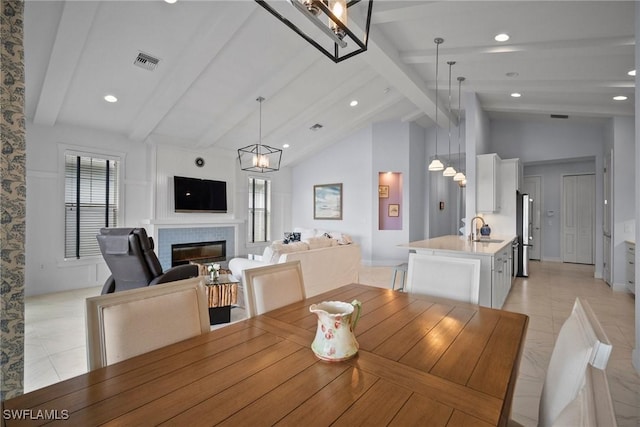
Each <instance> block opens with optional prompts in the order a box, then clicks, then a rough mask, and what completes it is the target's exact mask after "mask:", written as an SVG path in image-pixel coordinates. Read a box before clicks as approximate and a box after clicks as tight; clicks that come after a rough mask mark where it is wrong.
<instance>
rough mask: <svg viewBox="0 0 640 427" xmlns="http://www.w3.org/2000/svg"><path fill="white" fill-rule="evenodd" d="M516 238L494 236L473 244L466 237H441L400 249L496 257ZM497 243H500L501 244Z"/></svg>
mask: <svg viewBox="0 0 640 427" xmlns="http://www.w3.org/2000/svg"><path fill="white" fill-rule="evenodd" d="M515 238H516V236H504V235H492V236H491V237H490V238H489V240H490V242H488V241H486V240H487V239H485V238H483V239H481V240H480V241H479V242H472V241H470V240H469V239H468V238H467V237H464V236H440V237H435V238H433V239H427V240H418V241H415V242H409V243H408V244H406V245H399V246H400V247H404V248H408V249H414V250H417V251H419V250H421V249H433V250H439V251H449V252H465V253H469V254H478V255H494V254H496V253H497V252H500V251H501V250H502V249H503V248H504V247H505V246H507V245H511V242H512V241H513V240H514V239H515ZM496 241H500V242H499V243H498V242H496Z"/></svg>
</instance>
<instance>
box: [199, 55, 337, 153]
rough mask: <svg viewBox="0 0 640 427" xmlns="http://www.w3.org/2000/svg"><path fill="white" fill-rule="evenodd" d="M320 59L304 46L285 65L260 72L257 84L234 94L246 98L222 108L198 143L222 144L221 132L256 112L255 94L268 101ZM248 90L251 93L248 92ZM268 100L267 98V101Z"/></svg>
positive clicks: (233, 126) (222, 134) (208, 144)
mask: <svg viewBox="0 0 640 427" xmlns="http://www.w3.org/2000/svg"><path fill="white" fill-rule="evenodd" d="M322 60H324V58H323V57H320V56H318V54H317V52H315V51H314V50H313V49H309V48H308V47H307V46H305V48H304V49H302V50H301V51H300V53H299V54H298V55H296V56H295V57H294V58H292V59H291V61H288V62H287V66H286V67H282V68H281V69H280V71H279V72H278V73H276V74H272V75H269V76H267V75H264V76H265V77H267V79H266V81H264V80H261V81H260V82H259V84H256V85H252V86H251V87H250V88H247V90H246V91H245V93H244V95H242V94H239V95H238V96H239V97H240V98H241V99H242V97H243V96H244V97H245V98H246V99H247V101H251V102H238V103H234V104H233V105H231V106H230V108H229V109H228V110H227V111H226V112H225V121H224V123H212V124H211V126H210V127H209V129H208V130H207V132H206V133H205V134H204V135H203V136H202V137H201V138H200V139H199V141H198V143H197V146H198V147H211V146H216V145H224V144H223V143H222V142H221V141H222V140H224V136H225V135H226V134H227V133H229V132H230V131H232V130H233V129H234V128H235V127H236V126H238V125H240V124H241V123H242V122H244V121H245V120H247V119H248V118H249V117H250V116H252V115H253V114H256V111H257V109H256V105H255V102H253V101H255V98H257V97H258V96H264V97H265V99H267V100H269V101H271V94H277V93H279V92H281V91H283V90H284V89H286V87H287V86H288V85H289V84H291V81H292V80H294V79H296V78H299V77H300V76H301V75H304V72H305V71H307V70H309V69H312V68H313V67H315V66H316V65H317V63H318V61H322ZM250 94H251V95H250ZM270 103H271V102H270Z"/></svg>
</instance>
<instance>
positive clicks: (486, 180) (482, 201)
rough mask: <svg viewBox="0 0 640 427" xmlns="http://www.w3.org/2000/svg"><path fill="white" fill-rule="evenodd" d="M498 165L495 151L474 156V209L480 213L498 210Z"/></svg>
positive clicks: (498, 158)
mask: <svg viewBox="0 0 640 427" xmlns="http://www.w3.org/2000/svg"><path fill="white" fill-rule="evenodd" d="M500 166H501V160H500V157H499V156H498V155H497V154H496V153H491V154H480V155H478V156H477V157H476V179H477V185H476V211H477V212H481V213H490V212H499V211H500Z"/></svg>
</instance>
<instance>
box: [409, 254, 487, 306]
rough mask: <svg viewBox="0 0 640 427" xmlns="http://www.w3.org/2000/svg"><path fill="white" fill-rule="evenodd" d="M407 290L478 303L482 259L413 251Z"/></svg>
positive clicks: (410, 255) (410, 258)
mask: <svg viewBox="0 0 640 427" xmlns="http://www.w3.org/2000/svg"><path fill="white" fill-rule="evenodd" d="M406 292H409V293H415V294H422V295H430V296H436V297H443V298H450V299H455V300H458V301H464V302H470V303H472V304H477V303H478V299H479V297H480V260H479V259H470V258H456V257H448V256H439V255H426V254H420V253H410V254H409V266H408V271H407V285H406Z"/></svg>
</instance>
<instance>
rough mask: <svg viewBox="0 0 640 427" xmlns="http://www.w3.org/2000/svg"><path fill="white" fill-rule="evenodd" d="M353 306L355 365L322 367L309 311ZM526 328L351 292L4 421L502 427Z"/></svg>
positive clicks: (404, 298)
mask: <svg viewBox="0 0 640 427" xmlns="http://www.w3.org/2000/svg"><path fill="white" fill-rule="evenodd" d="M354 299H357V300H359V301H360V302H361V303H362V315H361V317H360V320H359V322H358V324H357V327H356V329H355V333H356V337H357V340H358V343H359V345H360V348H359V351H358V353H357V355H356V356H355V357H353V358H351V359H348V360H346V361H341V362H327V361H322V360H319V359H318V358H317V357H316V356H315V355H314V353H313V351H312V350H311V348H310V345H311V342H312V341H313V338H314V336H315V331H316V326H317V317H316V315H315V314H313V313H311V312H309V306H310V304H312V303H317V302H321V301H346V302H351V301H352V300H354ZM527 324H528V317H527V316H525V315H523V314H518V313H512V312H508V311H503V310H496V309H491V308H486V307H480V306H477V305H472V304H467V303H462V302H458V301H453V300H447V299H440V298H434V297H427V296H418V295H412V294H407V293H403V292H398V291H392V290H389V289H382V288H376V287H371V286H365V285H361V284H351V285H346V286H342V287H340V288H337V289H334V290H332V291H329V292H326V293H324V294H321V295H318V296H315V297H312V298H307V299H306V300H304V301H301V302H297V303H293V304H290V305H287V306H285V307H283V308H280V309H277V310H274V311H271V312H268V313H265V314H262V315H260V316H257V317H253V318H251V319H246V320H243V321H240V322H237V323H233V324H230V325H229V326H226V327H223V328H219V329H216V330H213V331H211V332H209V333H206V334H202V335H199V336H197V337H194V338H190V339H188V340H185V341H181V342H179V343H176V344H173V345H169V346H167V347H163V348H161V349H158V350H155V351H152V352H150V353H146V354H143V355H140V356H136V357H134V358H131V359H128V360H125V361H122V362H119V363H116V364H114V365H110V366H107V367H104V368H100V369H97V370H94V371H91V372H88V373H86V374H83V375H80V376H77V377H74V378H71V379H68V380H66V381H62V382H59V383H56V384H53V385H51V386H48V387H45V388H42V389H39V390H35V391H32V392H30V393H27V394H24V395H22V396H18V397H15V398H12V399H9V400H7V401H5V402H3V411H2V416H3V418H4V422H5V423H6V425H7V426H14V425H41V424H47V423H51V424H53V425H77V426H94V425H109V426H111V425H113V426H116V425H120V426H134V425H135V426H143V425H176V426H186V425H189V426H194V425H229V426H245V425H251V426H263V425H283V426H285V425H294V426H299V425H304V426H327V425H337V426H340V425H349V426H351V425H371V426H378V425H398V426H410V425H429V426H461V425H473V426H494V425H505V424H506V422H507V420H508V419H509V416H510V409H511V401H512V397H513V392H514V387H515V382H516V378H517V374H518V366H519V362H520V357H521V354H522V349H523V346H524V340H525V335H526V330H527ZM38 415H40V416H42V418H40V419H37V416H38ZM17 418H23V419H17Z"/></svg>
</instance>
